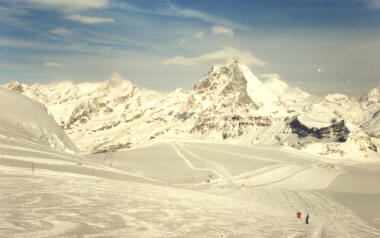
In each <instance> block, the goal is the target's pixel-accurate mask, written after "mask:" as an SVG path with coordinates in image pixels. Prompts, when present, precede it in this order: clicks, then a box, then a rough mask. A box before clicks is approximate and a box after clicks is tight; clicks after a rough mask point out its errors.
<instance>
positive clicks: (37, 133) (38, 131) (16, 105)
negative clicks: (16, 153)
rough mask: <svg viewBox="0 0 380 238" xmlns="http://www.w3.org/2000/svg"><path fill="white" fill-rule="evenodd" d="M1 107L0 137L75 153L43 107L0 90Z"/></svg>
mask: <svg viewBox="0 0 380 238" xmlns="http://www.w3.org/2000/svg"><path fill="white" fill-rule="evenodd" d="M0 108H1V113H0V138H12V140H15V141H23V142H26V143H32V144H38V145H41V146H48V147H51V148H52V149H55V150H58V151H63V152H68V153H72V154H74V153H77V152H78V149H77V148H76V146H75V145H74V144H73V143H72V142H71V140H70V139H69V138H68V137H67V135H66V134H65V132H64V131H63V130H62V129H61V128H60V127H59V126H58V125H57V123H56V122H55V121H54V119H53V117H51V116H50V115H48V113H47V109H46V108H45V106H44V105H43V104H40V103H38V102H36V101H33V100H31V99H29V98H27V97H24V96H21V95H19V94H17V93H15V92H13V91H10V90H8V89H4V88H0Z"/></svg>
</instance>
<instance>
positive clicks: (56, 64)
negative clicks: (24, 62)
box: [44, 62, 63, 68]
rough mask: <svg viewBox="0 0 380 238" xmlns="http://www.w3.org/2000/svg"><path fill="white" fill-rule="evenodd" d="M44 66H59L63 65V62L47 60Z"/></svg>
mask: <svg viewBox="0 0 380 238" xmlns="http://www.w3.org/2000/svg"><path fill="white" fill-rule="evenodd" d="M44 66H47V67H58V68H61V67H63V65H62V64H60V63H57V62H45V63H44Z"/></svg>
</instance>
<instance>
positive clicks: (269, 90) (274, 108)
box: [4, 62, 380, 159]
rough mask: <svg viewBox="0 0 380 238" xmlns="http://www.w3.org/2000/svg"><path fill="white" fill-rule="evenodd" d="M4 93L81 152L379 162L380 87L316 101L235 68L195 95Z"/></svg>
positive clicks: (92, 87)
mask: <svg viewBox="0 0 380 238" xmlns="http://www.w3.org/2000/svg"><path fill="white" fill-rule="evenodd" d="M4 87H6V88H9V89H12V90H15V91H17V92H19V93H21V94H23V95H25V96H27V97H30V98H32V99H34V100H37V101H39V102H41V103H43V104H45V105H46V107H47V108H48V110H49V112H50V113H51V114H52V115H53V116H54V118H55V120H56V121H57V122H58V124H59V125H61V127H62V128H63V129H64V130H65V131H66V133H67V134H68V135H69V137H70V138H71V139H72V140H73V141H74V142H75V143H76V144H77V146H78V147H79V148H80V150H81V151H82V152H85V153H99V152H105V151H109V150H118V149H123V148H129V147H133V146H135V145H138V144H143V143H146V142H148V141H152V140H158V139H160V138H165V137H173V136H177V137H189V136H190V137H197V138H201V139H205V140H212V141H221V142H228V143H237V144H248V145H251V144H265V145H273V144H280V145H283V146H291V147H294V148H297V149H300V150H304V151H307V152H310V153H313V154H318V155H323V156H326V157H332V158H351V157H354V159H363V158H377V157H379V154H378V153H377V147H378V146H380V144H379V138H380V133H379V127H380V126H379V125H380V123H379V120H380V119H379V118H380V116H379V114H380V113H379V111H380V99H379V98H380V97H379V88H380V87H377V88H375V89H373V90H371V91H370V92H368V93H367V94H366V95H364V96H362V97H361V98H350V97H347V96H345V95H341V94H333V95H328V96H326V97H323V98H317V97H314V96H312V95H310V94H308V93H306V92H303V91H302V90H300V89H298V88H294V87H291V86H289V85H287V84H286V83H285V82H283V81H281V80H280V79H278V78H271V79H269V80H266V81H265V82H262V81H261V80H260V79H259V78H258V77H256V76H255V75H254V74H253V73H252V72H251V71H250V69H249V68H248V67H247V66H246V65H244V64H242V63H239V62H231V63H229V64H227V65H215V66H214V67H213V68H212V69H211V70H210V71H209V72H208V74H207V75H205V77H203V78H202V79H201V80H200V81H198V82H197V83H196V84H195V86H194V87H193V89H192V90H189V91H185V90H183V89H177V90H175V91H173V92H171V93H160V92H155V91H150V90H145V89H140V88H138V87H137V86H136V85H134V84H132V83H130V82H129V81H127V80H123V79H122V77H121V76H120V75H118V74H114V75H113V76H112V77H111V78H110V79H109V80H108V81H105V82H102V83H74V82H70V81H66V82H57V83H53V84H49V85H41V84H33V85H26V84H20V83H18V82H12V83H9V84H6V85H4ZM347 148H348V149H347Z"/></svg>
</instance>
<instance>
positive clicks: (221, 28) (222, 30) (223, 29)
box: [211, 26, 234, 37]
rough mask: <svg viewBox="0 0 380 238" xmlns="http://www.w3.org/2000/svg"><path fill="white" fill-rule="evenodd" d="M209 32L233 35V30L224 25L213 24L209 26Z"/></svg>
mask: <svg viewBox="0 0 380 238" xmlns="http://www.w3.org/2000/svg"><path fill="white" fill-rule="evenodd" d="M211 32H212V33H214V34H222V35H227V36H231V37H233V36H234V31H233V30H232V29H231V28H228V27H224V26H214V27H212V28H211Z"/></svg>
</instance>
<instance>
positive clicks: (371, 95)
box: [360, 85, 380, 105]
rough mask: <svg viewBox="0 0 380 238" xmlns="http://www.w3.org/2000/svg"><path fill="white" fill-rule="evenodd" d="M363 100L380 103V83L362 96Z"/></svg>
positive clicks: (369, 102) (368, 102)
mask: <svg viewBox="0 0 380 238" xmlns="http://www.w3.org/2000/svg"><path fill="white" fill-rule="evenodd" d="M360 101H361V102H367V104H368V105H369V104H373V103H380V85H378V86H377V87H375V88H373V89H372V90H370V91H369V92H368V93H366V94H365V95H363V96H362V97H361V98H360Z"/></svg>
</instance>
